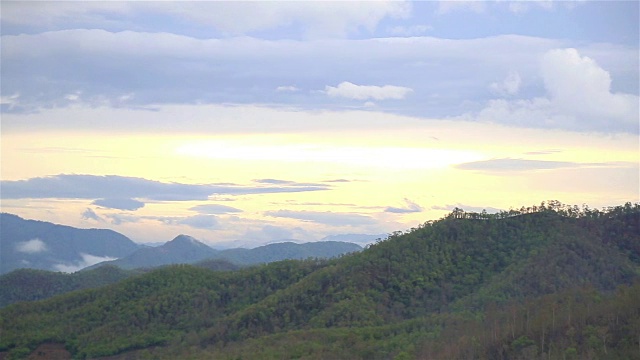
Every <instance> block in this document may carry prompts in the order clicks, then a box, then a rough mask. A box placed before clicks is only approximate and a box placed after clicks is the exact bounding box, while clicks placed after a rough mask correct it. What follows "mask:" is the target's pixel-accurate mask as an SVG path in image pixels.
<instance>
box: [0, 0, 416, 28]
mask: <svg viewBox="0 0 640 360" xmlns="http://www.w3.org/2000/svg"><path fill="white" fill-rule="evenodd" d="M76 5H77V6H76ZM410 9H411V6H410V4H409V3H407V2H404V1H374V2H370V1H367V2H360V1H358V2H331V3H326V2H315V3H314V2H304V3H298V2H251V3H245V2H218V1H194V2H181V3H173V2H126V3H124V2H123V3H120V2H105V3H103V2H86V3H84V2H83V3H78V4H70V3H69V4H65V3H61V4H51V3H47V2H16V3H11V2H10V3H7V4H4V3H3V6H2V12H3V14H2V21H3V23H5V24H7V23H8V24H17V25H27V26H32V27H39V28H45V29H46V28H61V27H62V28H64V27H65V26H66V27H67V28H73V27H74V26H75V27H81V26H80V25H82V24H91V25H93V26H94V27H96V26H109V27H112V28H123V27H125V26H126V25H127V24H129V23H130V22H135V23H136V25H137V27H140V28H143V29H145V28H148V29H149V31H157V28H155V27H154V24H152V22H149V21H136V20H142V19H144V18H146V19H148V18H149V17H150V16H161V17H163V19H164V18H167V19H169V23H180V22H186V23H189V24H192V26H201V27H205V28H209V29H216V30H218V31H219V32H221V33H223V34H232V35H239V34H248V33H254V32H259V31H264V30H268V29H277V28H282V27H286V28H287V29H289V31H292V30H296V31H295V33H296V34H301V35H304V36H307V37H320V36H344V35H345V34H347V33H350V32H357V31H359V30H361V29H366V30H368V31H372V30H373V29H374V28H375V26H376V25H377V24H378V22H380V21H381V20H383V19H384V18H386V17H392V18H399V17H406V16H408V14H409V12H410ZM85 26H86V25H85ZM298 36H300V35H298Z"/></svg>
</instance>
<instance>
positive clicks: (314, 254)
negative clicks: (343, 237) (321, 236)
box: [214, 241, 362, 265]
mask: <svg viewBox="0 0 640 360" xmlns="http://www.w3.org/2000/svg"><path fill="white" fill-rule="evenodd" d="M361 250H362V247H360V246H359V245H357V244H352V243H347V242H341V241H318V242H309V243H302V244H297V243H293V242H282V243H274V244H269V245H264V246H259V247H257V248H253V249H227V250H221V251H219V252H218V253H217V254H216V255H214V257H215V258H222V259H228V260H230V261H231V262H234V263H236V264H240V265H253V264H262V263H269V262H273V261H280V260H287V259H299V260H302V259H307V258H324V259H329V258H334V257H337V256H341V255H344V254H348V253H352V252H358V251H361Z"/></svg>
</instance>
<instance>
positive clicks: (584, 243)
mask: <svg viewBox="0 0 640 360" xmlns="http://www.w3.org/2000/svg"><path fill="white" fill-rule="evenodd" d="M639 269H640V205H639V204H632V203H627V204H625V205H623V206H618V207H611V208H607V209H602V210H594V209H590V208H588V207H587V206H582V207H577V206H567V205H563V204H561V203H559V202H556V201H550V202H547V203H543V204H541V205H540V206H534V207H528V208H521V209H519V210H510V211H503V212H500V213H497V214H487V213H486V212H482V213H469V212H465V211H463V210H461V209H455V210H454V211H453V212H452V213H451V214H449V215H448V216H446V217H444V218H442V219H440V220H437V221H429V222H426V223H425V224H423V225H422V226H419V227H417V228H414V229H411V230H408V231H405V232H396V233H393V234H391V235H390V236H389V237H388V238H387V239H385V240H381V241H379V242H378V243H376V244H373V245H370V246H369V247H368V248H367V249H365V250H364V251H363V252H360V253H354V254H350V255H346V256H343V257H341V258H339V259H333V260H314V259H310V260H304V261H294V260H287V261H282V262H275V263H271V264H267V265H259V266H253V267H249V268H243V269H239V270H236V271H224V272H223V271H214V270H210V269H206V268H198V267H194V266H190V265H177V266H169V267H165V268H161V269H158V270H155V271H151V272H148V273H143V274H138V275H135V276H129V277H127V278H126V279H123V280H121V281H119V282H117V283H114V284H111V285H107V286H105V287H100V288H95V289H88V290H80V291H75V292H70V293H67V294H64V295H61V296H56V297H53V298H51V299H48V300H44V301H37V302H23V303H18V304H14V305H10V306H8V307H6V308H4V309H2V310H0V331H1V332H0V351H5V352H6V354H7V355H8V356H10V357H11V358H21V357H24V356H26V354H28V353H29V352H31V351H33V350H34V349H36V347H37V346H38V345H40V344H43V343H57V344H63V345H64V347H65V348H66V349H67V351H69V354H70V355H72V356H73V357H74V358H97V357H101V356H116V358H117V356H120V358H122V359H125V358H127V356H132V357H133V358H144V357H149V358H180V357H185V356H190V357H193V358H203V359H206V358H212V357H214V358H222V359H225V358H228V359H238V358H241V359H242V358H255V355H256V354H260V357H261V358H272V359H286V358H307V359H316V358H317V359H321V358H345V359H347V358H349V359H353V358H367V359H389V358H396V359H403V358H405V359H406V358H478V359H500V358H502V359H511V358H521V359H528V358H541V357H544V358H550V359H572V358H573V359H585V358H604V357H606V358H619V359H630V358H634V357H635V358H638V357H640V304H639V303H638V301H637V299H638V298H640V283H639V282H638V280H639V279H640V270H639Z"/></svg>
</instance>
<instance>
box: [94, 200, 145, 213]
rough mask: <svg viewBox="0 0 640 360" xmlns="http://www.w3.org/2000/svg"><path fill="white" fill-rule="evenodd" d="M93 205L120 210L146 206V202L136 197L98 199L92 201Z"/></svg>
mask: <svg viewBox="0 0 640 360" xmlns="http://www.w3.org/2000/svg"><path fill="white" fill-rule="evenodd" d="M92 204H93V205H98V206H102V207H106V208H111V209H118V210H138V209H140V208H142V207H144V203H143V202H141V201H138V200H134V199H126V198H118V199H98V200H94V201H93V202H92Z"/></svg>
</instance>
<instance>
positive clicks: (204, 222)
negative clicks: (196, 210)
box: [177, 215, 219, 230]
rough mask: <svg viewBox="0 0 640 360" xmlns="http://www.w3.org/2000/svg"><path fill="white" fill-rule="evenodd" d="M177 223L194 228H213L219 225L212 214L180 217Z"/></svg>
mask: <svg viewBox="0 0 640 360" xmlns="http://www.w3.org/2000/svg"><path fill="white" fill-rule="evenodd" d="M177 223H178V224H181V225H187V226H191V227H192V228H196V229H209V230H211V229H215V228H217V227H218V226H219V223H218V219H217V218H216V217H215V216H213V215H194V216H188V217H185V218H182V219H180V220H178V221H177Z"/></svg>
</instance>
